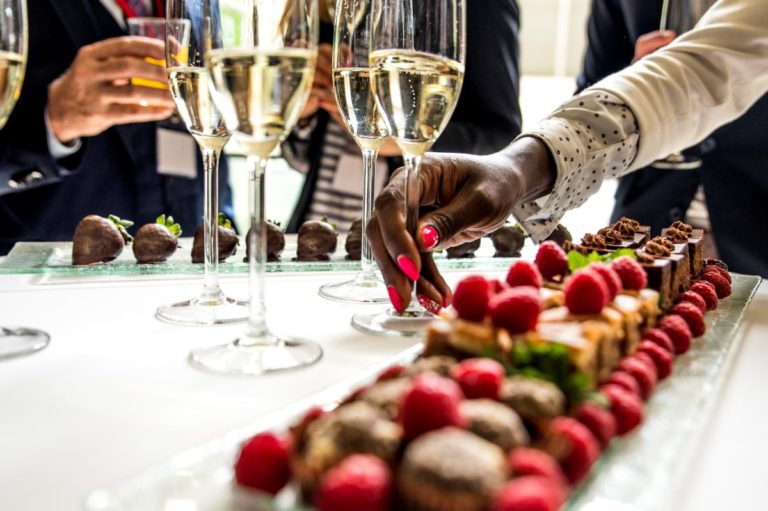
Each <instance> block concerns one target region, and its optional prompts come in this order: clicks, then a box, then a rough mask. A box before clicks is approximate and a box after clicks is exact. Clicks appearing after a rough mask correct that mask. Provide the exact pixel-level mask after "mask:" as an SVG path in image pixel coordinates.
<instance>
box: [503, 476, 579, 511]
mask: <svg viewBox="0 0 768 511" xmlns="http://www.w3.org/2000/svg"><path fill="white" fill-rule="evenodd" d="M565 499H566V495H565V490H563V488H562V487H561V486H558V485H557V484H556V483H554V482H552V481H550V480H549V479H547V478H546V477H541V476H524V477H519V478H516V479H513V480H511V481H510V482H508V483H507V484H505V485H504V487H503V488H502V489H501V490H500V491H499V492H498V493H497V494H496V496H495V497H494V499H493V505H492V506H491V508H490V509H491V511H558V510H559V509H560V508H561V507H562V506H563V504H564V503H565Z"/></svg>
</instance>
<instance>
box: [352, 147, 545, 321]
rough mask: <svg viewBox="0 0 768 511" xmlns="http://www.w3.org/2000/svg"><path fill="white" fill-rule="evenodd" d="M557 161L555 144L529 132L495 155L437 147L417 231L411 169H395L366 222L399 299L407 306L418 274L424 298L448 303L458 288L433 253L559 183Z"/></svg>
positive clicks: (426, 168)
mask: <svg viewBox="0 0 768 511" xmlns="http://www.w3.org/2000/svg"><path fill="white" fill-rule="evenodd" d="M553 168H554V165H553V163H552V162H551V156H550V153H549V151H548V150H547V148H546V146H544V144H543V143H542V142H540V141H539V140H537V139H535V138H522V139H520V140H518V141H516V142H515V143H513V144H512V145H510V146H509V147H508V148H507V149H505V150H504V151H501V152H499V153H496V154H494V155H489V156H473V155H463V154H443V155H437V154H430V155H428V156H427V157H426V158H425V159H424V161H423V163H422V165H421V171H420V172H419V181H420V197H419V204H420V205H421V207H422V208H423V214H422V215H421V217H420V218H419V221H418V225H417V229H416V233H418V234H417V235H416V236H415V237H414V235H413V234H411V233H409V232H408V230H407V229H406V219H405V203H404V196H403V190H404V186H405V173H404V172H403V171H402V170H400V171H398V172H397V173H395V175H394V176H393V177H392V180H391V182H390V184H389V185H388V186H387V187H386V188H385V189H384V190H383V191H382V193H381V194H380V195H379V197H378V198H377V199H376V207H375V211H374V214H373V217H372V218H371V222H370V223H369V224H368V227H367V229H366V233H367V235H368V239H369V240H370V242H371V247H372V249H373V254H374V257H375V259H376V262H377V263H378V265H379V267H380V268H381V272H382V276H383V277H384V281H385V283H386V284H387V287H388V289H389V291H390V297H391V299H392V305H393V306H394V307H395V308H396V309H398V310H399V311H402V310H404V309H405V308H406V307H407V306H408V303H409V301H410V291H411V282H412V281H413V280H417V279H418V292H419V296H420V299H422V300H424V299H427V300H431V301H432V302H435V303H437V304H440V305H441V306H447V305H448V304H449V303H450V301H451V290H450V288H449V287H448V285H447V284H446V283H445V281H444V280H443V278H442V277H441V275H440V272H439V271H438V269H437V266H436V265H435V262H434V260H433V258H432V252H433V251H434V250H440V249H447V248H449V247H453V246H456V245H460V244H462V243H466V242H469V241H472V240H475V239H478V238H480V237H482V236H484V235H486V234H489V233H491V232H493V231H494V230H496V229H498V228H499V227H500V226H501V225H503V224H504V222H506V221H507V218H509V216H510V215H511V214H512V210H513V208H514V207H515V205H517V204H519V203H521V202H524V201H531V200H534V199H536V198H538V197H541V196H543V195H545V194H546V193H548V192H549V190H551V189H552V186H553V185H554V170H553ZM426 303H429V302H426ZM428 308H433V309H435V308H439V307H428Z"/></svg>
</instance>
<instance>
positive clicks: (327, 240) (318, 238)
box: [296, 220, 339, 261]
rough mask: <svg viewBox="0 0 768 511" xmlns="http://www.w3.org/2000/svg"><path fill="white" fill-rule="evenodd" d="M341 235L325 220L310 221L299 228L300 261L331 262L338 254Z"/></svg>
mask: <svg viewBox="0 0 768 511" xmlns="http://www.w3.org/2000/svg"><path fill="white" fill-rule="evenodd" d="M338 237H339V233H338V232H336V229H335V228H334V226H333V225H331V224H329V223H328V222H326V221H325V220H309V221H307V222H304V224H303V225H302V226H301V227H300V228H299V240H298V245H299V246H298V249H297V251H296V255H297V257H298V259H299V261H330V260H331V255H333V253H334V252H336V243H337V242H338Z"/></svg>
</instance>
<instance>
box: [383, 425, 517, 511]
mask: <svg viewBox="0 0 768 511" xmlns="http://www.w3.org/2000/svg"><path fill="white" fill-rule="evenodd" d="M507 475H508V470H507V464H506V460H505V458H504V452H503V451H502V450H501V449H499V448H498V447H497V446H495V445H493V444H492V443H490V442H488V441H486V440H483V439H482V438H480V437H478V436H476V435H474V434H472V433H469V432H467V431H463V430H460V429H456V428H452V427H449V428H443V429H440V430H437V431H433V432H431V433H427V434H425V435H423V436H421V437H419V438H417V439H416V440H414V441H413V442H412V443H411V444H410V445H409V446H408V448H407V449H406V450H405V453H404V454H403V462H402V464H401V466H400V469H399V471H398V473H397V485H398V489H399V490H400V494H401V497H402V499H403V500H404V501H405V504H406V505H407V506H408V509H418V510H419V511H477V510H479V509H488V508H489V505H490V503H491V500H492V498H493V496H494V494H495V493H496V492H497V491H498V490H499V489H500V488H501V487H502V486H503V485H504V482H505V480H506V478H507Z"/></svg>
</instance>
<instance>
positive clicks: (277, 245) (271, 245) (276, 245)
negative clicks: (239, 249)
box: [243, 221, 285, 263]
mask: <svg viewBox="0 0 768 511" xmlns="http://www.w3.org/2000/svg"><path fill="white" fill-rule="evenodd" d="M264 225H265V226H266V228H267V262H269V263H275V262H277V261H279V260H280V254H281V253H282V252H283V249H284V248H285V233H283V231H282V229H280V224H279V223H277V222H270V221H266V222H264ZM251 231H252V229H248V234H246V235H245V259H244V260H243V261H244V262H248V257H249V256H250V255H251V249H250V244H249V243H248V239H249V238H250V237H251Z"/></svg>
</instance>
